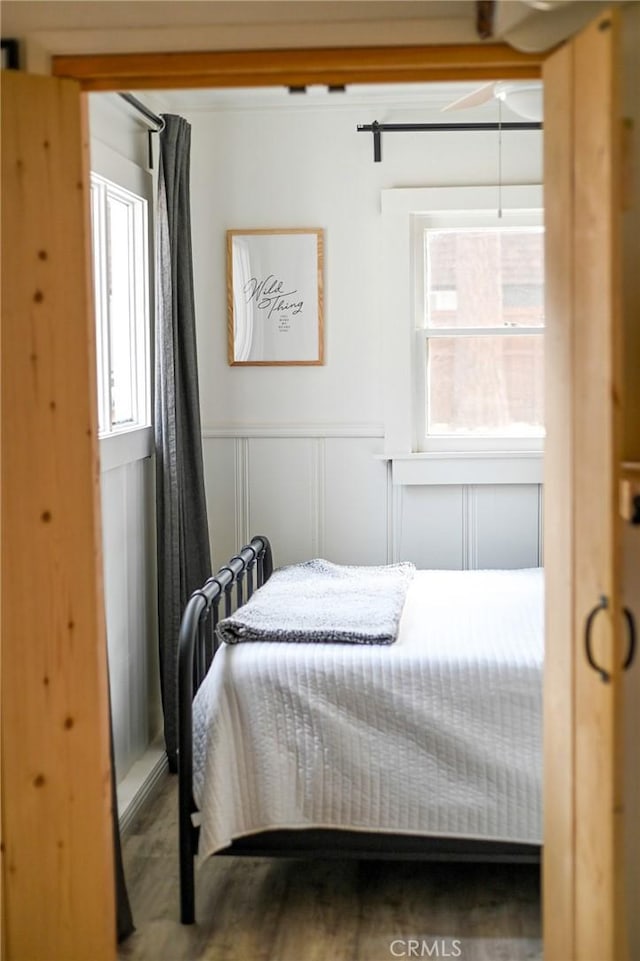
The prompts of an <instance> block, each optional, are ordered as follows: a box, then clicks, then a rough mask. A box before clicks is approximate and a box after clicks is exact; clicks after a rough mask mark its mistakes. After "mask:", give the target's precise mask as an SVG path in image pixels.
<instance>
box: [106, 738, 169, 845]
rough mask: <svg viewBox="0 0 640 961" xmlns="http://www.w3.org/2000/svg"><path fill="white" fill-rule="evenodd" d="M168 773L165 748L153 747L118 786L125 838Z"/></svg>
mask: <svg viewBox="0 0 640 961" xmlns="http://www.w3.org/2000/svg"><path fill="white" fill-rule="evenodd" d="M168 772H169V764H168V761H167V755H166V753H165V751H164V748H157V747H155V746H151V747H149V748H148V749H147V751H146V752H145V754H143V756H142V757H141V758H140V760H138V761H136V763H135V764H134V765H133V767H132V768H131V770H130V771H129V773H128V774H127V775H126V777H125V778H124V779H123V780H122V781H121V783H120V784H119V785H118V821H119V824H120V833H121V835H122V836H123V837H126V835H127V834H129V833H130V831H131V827H132V825H133V822H134V820H135V818H136V816H137V814H138V813H139V812H140V811H141V810H142V808H143V807H144V805H145V804H146V803H147V802H148V801H151V799H152V798H154V797H155V796H156V795H157V794H158V793H159V791H160V788H161V786H162V783H163V781H164V779H165V777H166V776H167V774H168ZM136 782H138V783H136Z"/></svg>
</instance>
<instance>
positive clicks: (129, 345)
mask: <svg viewBox="0 0 640 961" xmlns="http://www.w3.org/2000/svg"><path fill="white" fill-rule="evenodd" d="M129 217H130V207H129V205H128V204H126V203H122V201H120V200H118V199H117V198H115V197H108V198H107V229H108V236H109V336H110V344H109V346H110V375H111V423H112V425H113V426H118V425H123V424H127V423H131V422H133V421H135V420H136V403H135V396H136V391H135V375H134V371H135V331H134V326H133V325H134V312H133V290H134V278H133V270H132V265H133V250H132V249H131V245H132V237H131V231H130V229H129Z"/></svg>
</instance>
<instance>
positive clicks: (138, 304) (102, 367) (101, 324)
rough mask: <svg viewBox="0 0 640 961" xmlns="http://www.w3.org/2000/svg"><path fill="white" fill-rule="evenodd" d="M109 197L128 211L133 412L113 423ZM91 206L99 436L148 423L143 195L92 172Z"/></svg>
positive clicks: (144, 207) (146, 300) (147, 340)
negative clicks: (125, 418) (120, 421)
mask: <svg viewBox="0 0 640 961" xmlns="http://www.w3.org/2000/svg"><path fill="white" fill-rule="evenodd" d="M110 200H116V201H117V202H118V203H120V204H122V205H123V206H124V207H125V209H126V212H127V229H128V235H129V237H128V239H129V276H130V277H131V279H132V283H131V286H130V290H129V301H130V305H129V306H130V316H131V318H132V321H133V322H132V326H131V331H130V339H129V358H130V375H131V383H132V387H133V397H132V401H133V404H132V418H131V420H130V421H127V422H124V423H116V422H115V421H114V420H113V417H112V410H111V406H112V402H111V396H112V395H111V383H110V371H111V356H110V354H111V338H110V331H111V316H110V300H109V277H108V272H109V250H110V238H109V231H108V224H107V208H108V203H109V201H110ZM91 206H92V213H93V226H92V231H93V244H94V289H95V291H96V297H95V309H96V326H97V346H98V351H97V355H98V365H99V370H98V407H99V411H100V423H101V425H102V426H101V429H100V437H105V436H110V435H112V434H119V433H122V432H123V431H129V430H135V429H137V428H141V427H148V426H149V423H150V415H149V361H148V356H149V296H148V289H149V267H148V244H149V240H148V233H147V221H148V210H147V201H146V199H145V198H144V197H141V196H139V195H138V194H136V193H134V192H133V191H131V190H127V189H126V188H124V187H121V186H120V185H119V184H116V183H113V181H111V180H109V179H108V178H106V177H102V176H100V175H99V174H97V173H95V172H94V171H92V172H91Z"/></svg>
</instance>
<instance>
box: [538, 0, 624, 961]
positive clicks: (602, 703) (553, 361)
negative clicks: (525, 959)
mask: <svg viewBox="0 0 640 961" xmlns="http://www.w3.org/2000/svg"><path fill="white" fill-rule="evenodd" d="M619 39H620V21H619V12H616V11H614V12H605V13H603V14H601V15H600V16H599V17H597V19H596V20H595V21H594V22H592V23H591V24H590V25H589V26H588V27H587V28H586V29H585V30H584V31H583V32H582V33H580V34H579V35H577V36H576V37H575V38H574V39H572V40H571V41H570V42H569V43H567V44H565V45H564V46H563V47H562V48H560V49H559V50H558V51H556V52H555V53H553V54H552V55H551V56H550V57H549V58H548V60H547V62H546V64H545V67H544V71H543V76H544V82H545V172H544V181H545V195H546V196H545V211H546V222H547V228H546V229H547V240H546V244H547V248H546V261H547V296H548V302H547V315H548V324H549V344H548V366H547V371H546V378H547V395H546V404H547V424H548V438H547V449H546V474H545V505H546V519H545V567H546V584H547V602H546V603H547V617H546V675H545V711H544V723H545V798H544V803H545V854H544V897H543V912H544V922H543V923H544V943H545V959H546V961H625V959H626V958H627V957H628V952H627V945H626V926H625V917H624V890H623V877H624V867H623V857H622V855H623V852H622V832H623V827H624V824H623V817H624V811H623V806H622V774H623V756H622V689H623V684H622V680H623V673H622V664H623V661H624V659H625V655H626V642H627V639H626V635H625V631H624V624H623V618H622V611H621V577H620V569H621V557H620V551H621V520H620V516H619V510H618V478H619V470H620V461H621V409H622V377H621V349H620V342H621V309H620V308H621V303H620V299H621V255H620V225H621V214H620V211H621V202H620V196H619V189H620V183H621V177H620V173H621V164H620V150H619V142H620V134H621V117H620V111H619V94H618V74H619V70H620V62H619V49H618V47H619ZM590 615H591V618H590ZM588 623H590V635H591V637H590V640H591V651H592V656H593V660H594V662H595V663H596V664H597V665H599V666H601V667H602V670H603V671H604V672H605V673H604V674H601V673H599V672H598V671H597V670H595V669H594V668H593V667H592V666H591V665H590V664H589V662H588V660H587V656H586V648H585V645H586V636H585V634H586V631H587V625H588Z"/></svg>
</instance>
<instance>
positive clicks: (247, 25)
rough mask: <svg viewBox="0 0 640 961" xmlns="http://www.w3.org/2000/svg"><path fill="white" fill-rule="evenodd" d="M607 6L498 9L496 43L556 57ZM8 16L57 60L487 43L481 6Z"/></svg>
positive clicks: (548, 0)
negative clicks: (480, 29)
mask: <svg viewBox="0 0 640 961" xmlns="http://www.w3.org/2000/svg"><path fill="white" fill-rule="evenodd" d="M617 2H621V0H610V3H612V4H615V3H617ZM603 6H604V3H603V2H601V0H496V4H495V17H494V31H493V38H492V40H491V41H490V42H496V41H499V40H504V41H505V42H507V43H509V44H511V46H513V47H515V48H517V49H519V50H523V51H528V52H534V51H541V50H548V49H550V48H551V47H553V46H555V45H556V44H557V43H559V42H561V41H562V40H564V39H566V37H568V36H571V35H572V34H573V33H575V32H576V31H577V30H578V29H580V28H581V27H582V26H583V25H584V24H585V23H586V22H587V21H588V20H589V19H591V18H592V17H594V16H596V15H597V13H598V12H599V10H600V9H601V8H602V7H603ZM1 10H2V34H3V36H4V37H7V38H8V37H13V38H16V39H19V40H27V41H33V40H34V38H35V39H36V41H37V43H38V44H39V45H40V47H41V49H42V50H43V51H45V52H46V53H47V54H49V55H50V54H73V53H84V54H88V53H96V54H97V53H125V52H129V53H143V52H150V51H171V50H174V51H177V50H225V49H227V50H232V49H245V50H246V49H269V48H270V49H285V48H308V47H313V46H317V47H327V46H328V47H336V46H350V47H358V46H377V45H384V46H408V45H413V44H418V45H436V44H467V43H482V42H483V41H482V40H481V39H480V38H479V36H478V34H477V31H476V3H475V2H474V0H2V6H1ZM27 65H28V66H29V68H30V69H32V68H31V66H30V62H28V64H27Z"/></svg>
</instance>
